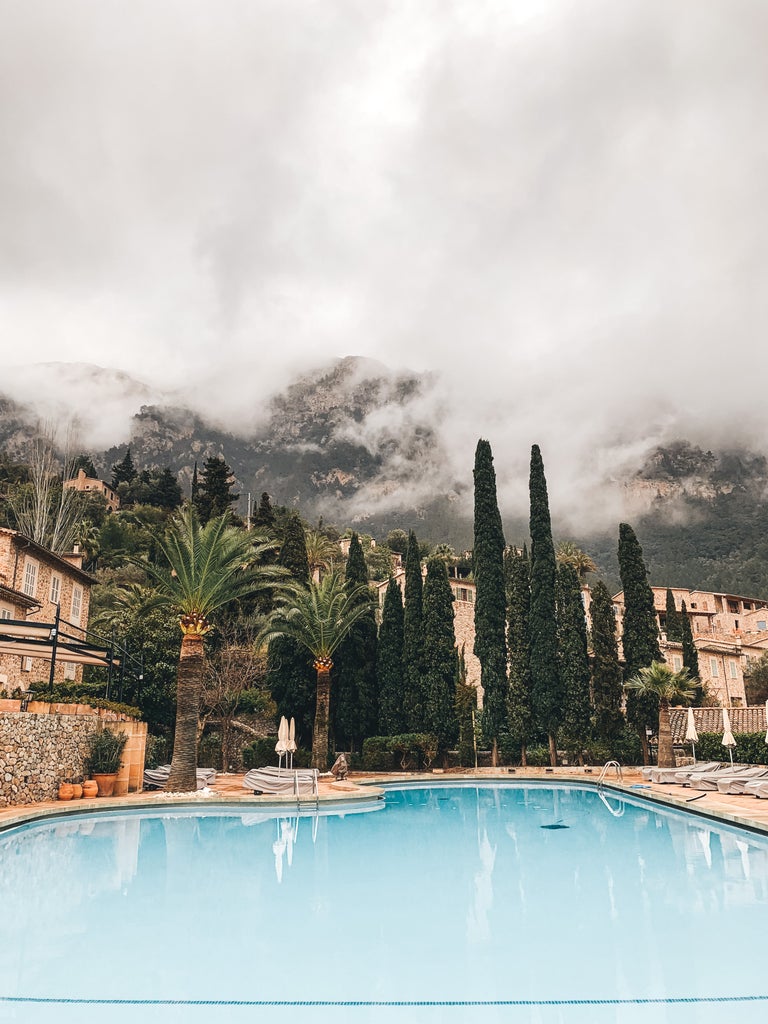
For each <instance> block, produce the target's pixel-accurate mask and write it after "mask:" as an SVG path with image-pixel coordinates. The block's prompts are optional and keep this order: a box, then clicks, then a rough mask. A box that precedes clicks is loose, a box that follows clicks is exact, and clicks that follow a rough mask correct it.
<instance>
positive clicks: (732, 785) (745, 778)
mask: <svg viewBox="0 0 768 1024" xmlns="http://www.w3.org/2000/svg"><path fill="white" fill-rule="evenodd" d="M728 775H729V773H728V772H725V773H724V776H728ZM759 781H763V782H766V783H768V768H762V767H759V766H757V767H755V768H753V769H752V770H751V771H748V772H741V773H740V774H739V775H735V776H734V775H730V776H729V777H728V778H725V777H722V778H721V777H719V776H718V779H717V791H718V793H725V794H726V796H740V795H742V794H743V793H747V792H749V791H748V789H747V786H749V785H750V783H752V782H759Z"/></svg>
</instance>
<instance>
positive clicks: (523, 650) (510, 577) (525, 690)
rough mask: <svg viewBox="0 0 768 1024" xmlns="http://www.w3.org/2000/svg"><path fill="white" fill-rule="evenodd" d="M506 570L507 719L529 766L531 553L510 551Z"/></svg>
mask: <svg viewBox="0 0 768 1024" xmlns="http://www.w3.org/2000/svg"><path fill="white" fill-rule="evenodd" d="M504 569H505V574H506V580H507V648H508V653H509V691H508V695H507V720H508V723H509V734H510V736H511V737H512V739H513V740H514V741H515V742H516V743H519V744H520V762H521V764H522V765H523V766H524V767H525V765H527V763H528V759H527V747H528V740H529V738H530V732H531V637H530V625H529V618H530V613H531V566H530V562H529V560H528V552H527V550H526V549H525V548H523V550H522V551H518V550H517V549H516V548H510V549H508V550H507V552H506V553H505V555H504Z"/></svg>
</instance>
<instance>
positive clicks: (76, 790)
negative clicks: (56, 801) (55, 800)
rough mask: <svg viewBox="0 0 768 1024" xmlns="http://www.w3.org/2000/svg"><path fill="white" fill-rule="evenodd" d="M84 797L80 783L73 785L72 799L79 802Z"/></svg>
mask: <svg viewBox="0 0 768 1024" xmlns="http://www.w3.org/2000/svg"><path fill="white" fill-rule="evenodd" d="M82 795H83V787H82V785H81V784H80V783H79V782H73V783H72V799H73V800H79V799H80V797H81V796H82Z"/></svg>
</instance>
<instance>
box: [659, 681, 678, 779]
mask: <svg viewBox="0 0 768 1024" xmlns="http://www.w3.org/2000/svg"><path fill="white" fill-rule="evenodd" d="M658 765H659V768H674V767H675V752H674V750H673V749H672V725H671V723H670V720H669V701H668V700H664V698H661V700H659V756H658Z"/></svg>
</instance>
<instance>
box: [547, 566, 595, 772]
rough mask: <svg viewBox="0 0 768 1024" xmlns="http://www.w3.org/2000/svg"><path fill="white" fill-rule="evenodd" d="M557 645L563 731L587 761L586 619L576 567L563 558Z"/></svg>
mask: <svg viewBox="0 0 768 1024" xmlns="http://www.w3.org/2000/svg"><path fill="white" fill-rule="evenodd" d="M555 603H556V608H557V646H558V655H559V658H560V679H561V681H562V685H563V690H564V691H565V707H564V714H563V732H564V733H565V736H566V739H567V742H568V746H569V747H570V748H571V749H572V750H573V752H574V753H575V754H576V756H577V757H578V760H579V764H583V763H584V757H583V751H584V747H585V745H586V743H587V740H588V739H589V733H590V726H591V713H592V707H591V704H590V699H589V682H590V679H589V654H588V652H587V623H586V619H585V616H584V604H583V602H582V599H581V585H580V583H579V577H578V574H577V572H576V570H575V569H574V568H573V566H572V565H569V564H568V563H567V562H563V563H562V564H561V565H560V566H558V568H557V575H556V580H555Z"/></svg>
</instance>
